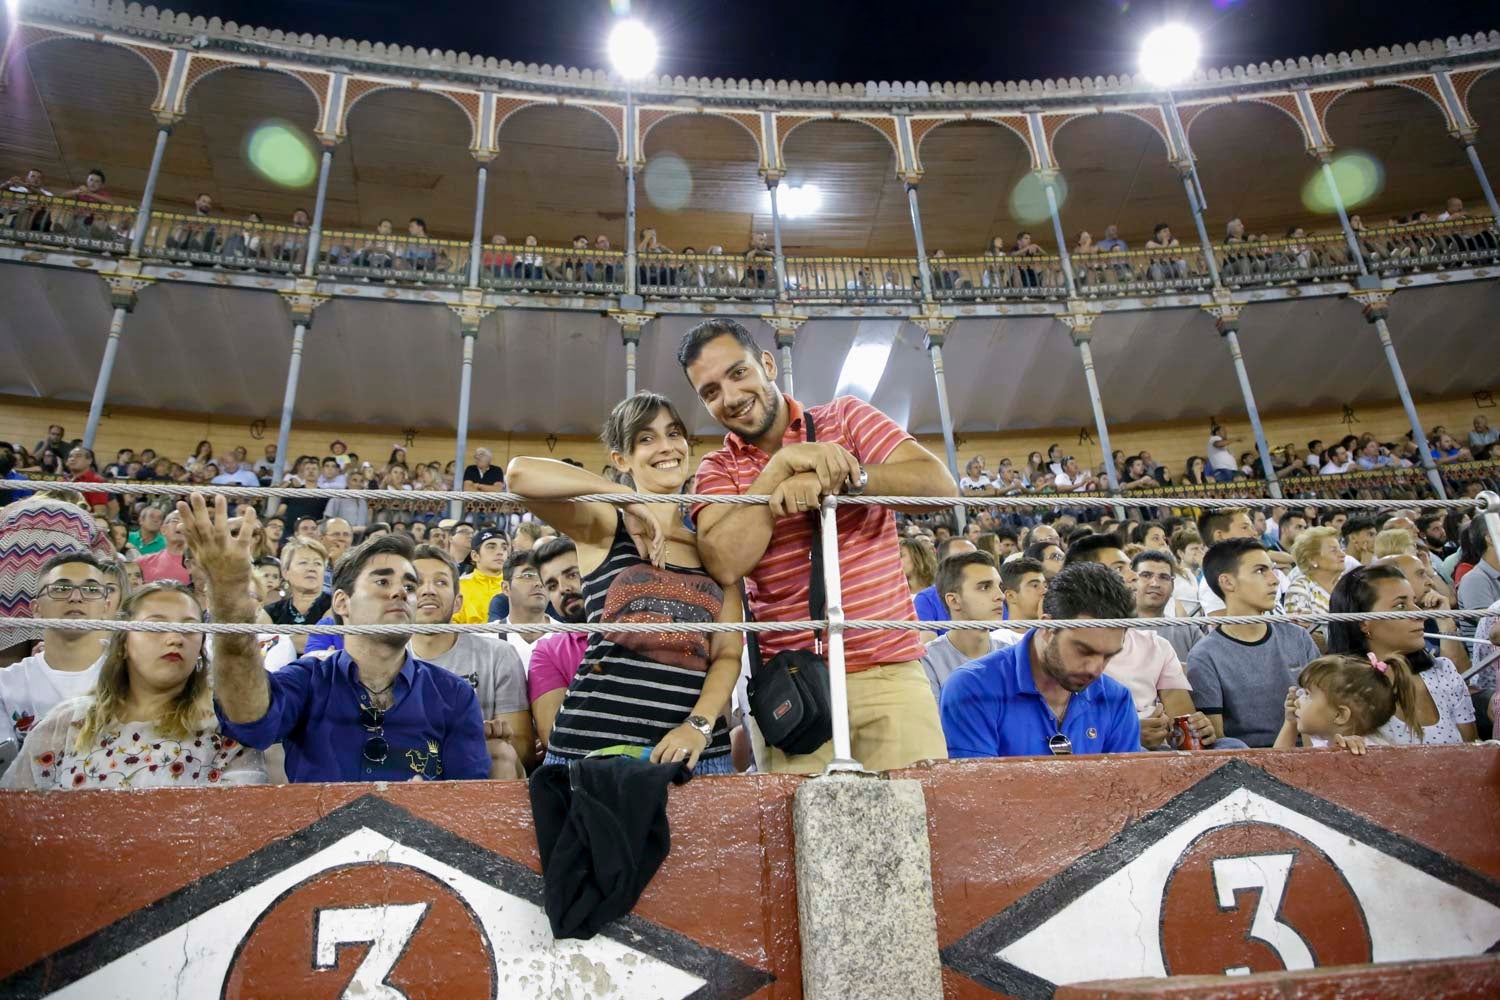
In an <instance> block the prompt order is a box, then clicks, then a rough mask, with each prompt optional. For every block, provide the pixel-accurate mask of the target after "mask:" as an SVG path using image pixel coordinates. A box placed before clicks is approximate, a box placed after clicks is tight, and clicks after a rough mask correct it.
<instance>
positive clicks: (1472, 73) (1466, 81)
mask: <svg viewBox="0 0 1500 1000" xmlns="http://www.w3.org/2000/svg"><path fill="white" fill-rule="evenodd" d="M1497 69H1500V66H1486V67H1484V68H1483V69H1465V70H1457V71H1455V72H1450V73H1449V74H1448V79H1450V80H1452V81H1453V92H1454V93H1456V94H1457V95H1458V103H1459V104H1461V105H1462V106H1463V109H1464V117H1465V118H1467V119H1469V124H1471V125H1473V126H1475V127H1478V125H1479V123H1478V122H1476V121H1475V120H1474V113H1473V112H1472V111H1470V110H1469V94H1470V92H1471V91H1473V89H1474V85H1475V84H1476V83H1478V82H1479V81H1480V80H1481V79H1482V78H1484V77H1486V76H1488V75H1489V74H1491V73H1493V72H1495V70H1497Z"/></svg>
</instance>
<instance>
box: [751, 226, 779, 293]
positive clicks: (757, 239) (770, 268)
mask: <svg viewBox="0 0 1500 1000" xmlns="http://www.w3.org/2000/svg"><path fill="white" fill-rule="evenodd" d="M775 266H776V252H775V251H774V250H772V249H771V245H770V240H769V239H768V238H767V236H766V234H765V233H755V234H754V235H752V236H751V237H750V249H749V250H746V251H745V279H744V280H745V287H746V288H770V287H773V286H774V285H775V284H776V271H775Z"/></svg>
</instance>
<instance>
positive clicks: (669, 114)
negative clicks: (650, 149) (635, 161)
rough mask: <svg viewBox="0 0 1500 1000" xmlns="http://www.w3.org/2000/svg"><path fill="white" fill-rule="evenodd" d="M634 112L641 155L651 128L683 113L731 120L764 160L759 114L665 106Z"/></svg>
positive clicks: (764, 153) (763, 160) (762, 160)
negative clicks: (639, 136)
mask: <svg viewBox="0 0 1500 1000" xmlns="http://www.w3.org/2000/svg"><path fill="white" fill-rule="evenodd" d="M636 113H637V114H638V115H640V118H639V119H638V120H639V121H640V122H641V124H640V125H639V126H638V127H639V128H640V130H641V139H640V142H641V152H642V154H643V155H644V153H645V150H646V137H647V136H648V135H650V134H651V130H652V129H654V128H656V126H658V125H660V124H661V123H662V122H664V121H666V120H667V119H668V118H681V117H682V116H683V115H702V116H703V117H705V118H724V119H728V120H729V121H732V122H734V123H736V124H737V125H739V126H740V127H741V128H743V129H744V130H745V131H746V132H747V133H749V135H750V140H751V141H752V142H754V143H755V151H756V154H757V155H758V156H759V157H760V160H761V162H762V163H764V162H765V160H766V151H765V150H764V149H763V148H761V144H760V115H757V114H734V113H732V112H728V111H689V110H681V111H679V110H675V109H673V110H668V109H666V108H643V109H641V110H640V111H638V112H636Z"/></svg>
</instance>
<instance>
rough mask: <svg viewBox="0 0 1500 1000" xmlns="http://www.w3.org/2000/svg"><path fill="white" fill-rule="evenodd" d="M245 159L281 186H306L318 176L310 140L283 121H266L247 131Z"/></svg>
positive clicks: (316, 160) (316, 162) (315, 156)
mask: <svg viewBox="0 0 1500 1000" xmlns="http://www.w3.org/2000/svg"><path fill="white" fill-rule="evenodd" d="M245 155H246V158H247V159H249V161H250V165H251V166H252V167H254V168H255V171H256V172H257V173H258V174H260V175H261V176H262V177H264V178H265V179H266V180H268V181H270V182H271V183H273V184H279V185H281V186H282V187H289V188H300V187H307V185H309V184H311V183H312V182H313V181H314V180H316V179H317V176H318V157H317V154H315V153H314V152H313V146H312V143H310V142H308V141H307V140H306V139H305V138H303V136H302V133H301V131H300V130H299V129H298V128H297V127H296V126H295V125H291V124H288V123H286V122H266V123H265V124H263V125H260V126H258V127H257V128H256V129H255V131H253V132H251V133H250V139H249V141H248V142H247V143H246V148H245Z"/></svg>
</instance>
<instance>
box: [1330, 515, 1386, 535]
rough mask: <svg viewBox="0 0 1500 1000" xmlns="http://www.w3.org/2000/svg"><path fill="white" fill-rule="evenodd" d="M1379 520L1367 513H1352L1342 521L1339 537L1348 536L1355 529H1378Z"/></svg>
mask: <svg viewBox="0 0 1500 1000" xmlns="http://www.w3.org/2000/svg"><path fill="white" fill-rule="evenodd" d="M1379 530H1380V522H1379V521H1377V520H1376V519H1375V518H1373V517H1371V516H1369V515H1368V514H1354V515H1351V516H1350V518H1349V520H1347V521H1345V522H1344V526H1343V528H1341V529H1340V530H1339V537H1340V538H1348V537H1349V536H1350V535H1352V534H1354V533H1355V532H1357V531H1379Z"/></svg>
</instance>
